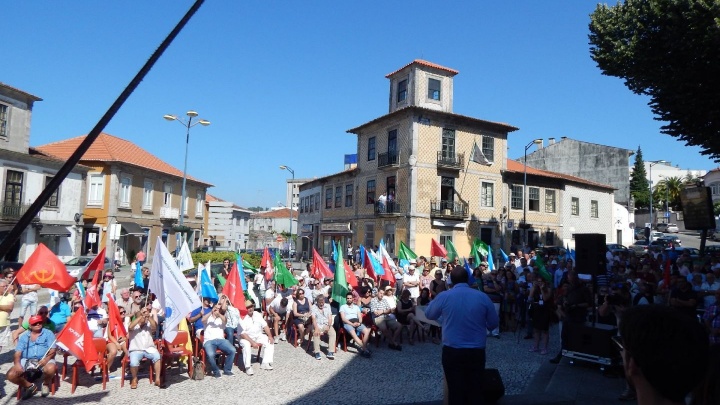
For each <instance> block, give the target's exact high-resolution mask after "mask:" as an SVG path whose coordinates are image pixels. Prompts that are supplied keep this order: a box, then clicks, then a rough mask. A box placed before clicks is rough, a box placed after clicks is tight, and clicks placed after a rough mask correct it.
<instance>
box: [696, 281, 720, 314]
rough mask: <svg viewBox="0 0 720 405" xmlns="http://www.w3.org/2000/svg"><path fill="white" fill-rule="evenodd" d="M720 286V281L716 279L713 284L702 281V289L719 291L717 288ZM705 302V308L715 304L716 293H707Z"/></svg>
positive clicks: (704, 298)
mask: <svg viewBox="0 0 720 405" xmlns="http://www.w3.org/2000/svg"><path fill="white" fill-rule="evenodd" d="M718 288H720V281H717V280H716V281H715V282H714V283H712V284H708V282H707V281H706V282H704V283H702V286H701V287H700V289H701V290H708V291H717V289H718ZM703 303H704V304H705V308H709V307H710V306H711V305H713V304H715V294H710V295H706V296H704V297H703Z"/></svg>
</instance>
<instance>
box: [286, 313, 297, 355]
mask: <svg viewBox="0 0 720 405" xmlns="http://www.w3.org/2000/svg"><path fill="white" fill-rule="evenodd" d="M293 318H294V316H293V312H292V310H291V309H290V308H288V311H287V315H286V317H285V319H286V321H285V330H286V332H285V336H286V337H287V340H288V342H290V339H292V343H291V344H292V345H293V346H294V347H297V342H298V328H297V326H295V322H293Z"/></svg>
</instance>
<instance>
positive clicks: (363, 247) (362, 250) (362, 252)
mask: <svg viewBox="0 0 720 405" xmlns="http://www.w3.org/2000/svg"><path fill="white" fill-rule="evenodd" d="M360 265H361V266H362V267H365V246H363V245H360Z"/></svg>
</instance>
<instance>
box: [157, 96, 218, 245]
mask: <svg viewBox="0 0 720 405" xmlns="http://www.w3.org/2000/svg"><path fill="white" fill-rule="evenodd" d="M185 115H187V116H188V118H187V119H186V120H185V119H183V118H180V117H178V116H177V115H171V114H165V115H163V118H165V119H166V120H168V121H177V122H178V123H180V125H182V126H184V127H185V128H186V129H187V132H186V134H185V166H184V167H183V179H182V192H181V197H180V218H179V225H180V227H182V226H183V223H184V219H185V184H186V183H187V158H188V145H189V144H190V128H192V127H194V126H195V125H197V124H200V125H202V126H204V127H206V126H208V125H210V121H208V120H204V119H202V118H199V119H197V121H195V122H193V118H197V116H198V113H197V111H193V110H190V111H188V112H186V113H185ZM181 229H182V228H181ZM179 249H180V233H178V234H177V246H176V247H175V251H176V252H177V251H178V250H179Z"/></svg>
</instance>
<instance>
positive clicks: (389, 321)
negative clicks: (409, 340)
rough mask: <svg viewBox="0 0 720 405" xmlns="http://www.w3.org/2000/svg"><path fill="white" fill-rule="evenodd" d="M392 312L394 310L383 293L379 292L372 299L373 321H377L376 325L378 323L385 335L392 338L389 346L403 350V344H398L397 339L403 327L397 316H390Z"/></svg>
mask: <svg viewBox="0 0 720 405" xmlns="http://www.w3.org/2000/svg"><path fill="white" fill-rule="evenodd" d="M392 313H393V310H392V309H391V308H390V305H389V304H388V303H387V301H386V300H385V297H384V296H383V295H382V294H377V295H376V296H375V298H373V299H372V300H371V301H370V314H371V315H372V318H373V322H375V325H377V327H378V329H379V330H380V332H382V334H383V336H387V337H388V339H389V340H390V341H389V342H388V347H389V348H391V349H393V350H398V351H400V350H402V346H400V345H399V344H397V340H398V338H399V337H400V332H401V331H402V328H401V327H400V324H399V323H398V321H397V320H396V319H395V317H394V316H393V317H391V316H390V315H391V314H392Z"/></svg>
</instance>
